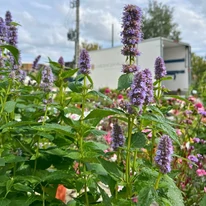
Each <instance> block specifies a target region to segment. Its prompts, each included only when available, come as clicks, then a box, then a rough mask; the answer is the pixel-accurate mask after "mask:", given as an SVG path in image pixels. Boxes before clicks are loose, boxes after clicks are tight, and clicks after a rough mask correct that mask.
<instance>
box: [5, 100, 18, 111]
mask: <svg viewBox="0 0 206 206" xmlns="http://www.w3.org/2000/svg"><path fill="white" fill-rule="evenodd" d="M15 106H16V102H14V101H8V102H6V104H5V107H4V110H5V111H6V112H8V113H11V112H13V111H14V109H15Z"/></svg>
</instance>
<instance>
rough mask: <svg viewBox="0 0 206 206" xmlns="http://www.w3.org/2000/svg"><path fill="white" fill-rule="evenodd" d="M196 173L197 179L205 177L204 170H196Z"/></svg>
mask: <svg viewBox="0 0 206 206" xmlns="http://www.w3.org/2000/svg"><path fill="white" fill-rule="evenodd" d="M196 173H197V175H198V176H199V177H202V176H205V175H206V171H205V170H204V169H197V170H196Z"/></svg>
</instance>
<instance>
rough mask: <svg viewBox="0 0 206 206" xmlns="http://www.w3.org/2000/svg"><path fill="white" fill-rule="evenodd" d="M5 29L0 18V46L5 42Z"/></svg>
mask: <svg viewBox="0 0 206 206" xmlns="http://www.w3.org/2000/svg"><path fill="white" fill-rule="evenodd" d="M7 41H8V38H7V27H6V24H5V22H4V20H3V19H2V18H1V17H0V44H2V43H4V42H7Z"/></svg>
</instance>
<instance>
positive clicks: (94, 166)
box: [86, 163, 108, 176]
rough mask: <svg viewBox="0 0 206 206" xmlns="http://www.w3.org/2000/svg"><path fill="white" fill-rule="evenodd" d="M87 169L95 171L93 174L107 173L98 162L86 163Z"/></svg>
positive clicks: (104, 174)
mask: <svg viewBox="0 0 206 206" xmlns="http://www.w3.org/2000/svg"><path fill="white" fill-rule="evenodd" d="M86 166H87V169H88V170H89V171H95V174H98V175H103V176H106V175H108V173H107V171H106V170H105V169H104V167H103V166H102V165H101V164H99V163H86Z"/></svg>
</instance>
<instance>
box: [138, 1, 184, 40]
mask: <svg viewBox="0 0 206 206" xmlns="http://www.w3.org/2000/svg"><path fill="white" fill-rule="evenodd" d="M142 23H143V28H142V31H143V33H144V39H149V38H154V37H165V38H171V39H173V40H176V41H179V40H180V31H178V30H177V24H176V23H173V8H170V7H169V6H167V5H164V4H162V3H158V2H157V1H149V6H148V8H147V9H146V12H145V14H144V15H143V22H142Z"/></svg>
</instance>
